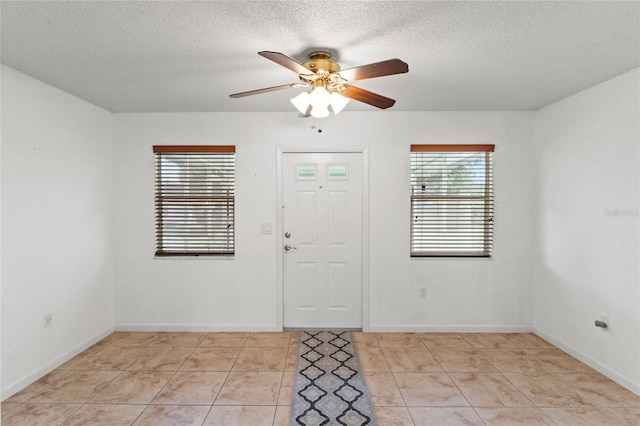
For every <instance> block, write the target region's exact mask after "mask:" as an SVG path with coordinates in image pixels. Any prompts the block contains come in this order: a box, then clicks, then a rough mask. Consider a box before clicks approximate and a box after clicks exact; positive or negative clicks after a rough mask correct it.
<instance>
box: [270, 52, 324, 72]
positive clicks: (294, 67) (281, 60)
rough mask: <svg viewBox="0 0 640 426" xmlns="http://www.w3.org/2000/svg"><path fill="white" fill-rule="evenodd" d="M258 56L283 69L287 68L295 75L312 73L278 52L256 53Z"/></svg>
mask: <svg viewBox="0 0 640 426" xmlns="http://www.w3.org/2000/svg"><path fill="white" fill-rule="evenodd" d="M258 55H260V56H263V57H265V58H267V59H271V60H272V61H273V62H275V63H276V64H278V65H282V66H283V67H285V68H289V69H290V70H291V71H293V72H295V73H296V74H313V71H310V70H308V69H306V68H305V67H303V66H302V64H300V63H298V62H296V61H294V60H293V59H291V58H290V57H288V56H286V55H283V54H282V53H280V52H258Z"/></svg>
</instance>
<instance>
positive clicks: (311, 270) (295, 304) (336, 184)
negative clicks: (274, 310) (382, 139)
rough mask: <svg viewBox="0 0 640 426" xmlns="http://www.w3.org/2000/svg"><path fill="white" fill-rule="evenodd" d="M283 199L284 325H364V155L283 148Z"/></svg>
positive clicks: (347, 326) (349, 326)
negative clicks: (291, 150)
mask: <svg viewBox="0 0 640 426" xmlns="http://www.w3.org/2000/svg"><path fill="white" fill-rule="evenodd" d="M283 201H284V209H283V225H284V231H285V237H284V238H283V245H284V246H285V247H284V248H283V249H284V256H283V259H284V326H285V327H344V328H359V327H361V326H362V155H361V154H358V153H285V154H283ZM286 235H289V237H286Z"/></svg>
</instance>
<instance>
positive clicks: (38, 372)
mask: <svg viewBox="0 0 640 426" xmlns="http://www.w3.org/2000/svg"><path fill="white" fill-rule="evenodd" d="M111 333H113V327H109V328H108V329H106V330H103V331H101V332H100V333H97V334H95V335H93V336H91V337H90V338H88V339H86V340H84V341H83V342H81V343H80V344H78V345H76V346H74V347H73V348H72V349H70V350H68V351H67V352H65V353H63V354H62V355H60V356H58V357H56V358H54V359H52V360H51V361H49V362H47V363H45V364H43V365H42V366H40V367H38V368H36V369H35V370H34V371H32V372H31V373H29V374H27V375H26V376H24V377H22V378H21V379H18V380H16V381H15V382H13V383H11V384H9V385H8V386H6V387H4V388H2V390H0V400H2V401H4V400H5V399H7V398H9V397H10V396H11V395H13V394H14V393H16V392H18V391H20V390H22V389H24V388H25V387H26V386H28V385H30V384H31V383H33V382H35V381H36V380H38V379H39V378H41V377H43V376H44V375H46V374H48V373H50V372H51V371H53V370H55V369H56V368H58V367H60V366H61V365H62V364H64V363H65V362H67V361H69V360H70V359H71V358H73V357H74V356H76V355H78V354H79V353H81V352H83V351H84V350H85V349H87V348H88V347H90V346H92V345H94V344H96V343H98V342H99V341H100V340H102V339H104V338H105V337H107V336H108V335H109V334H111Z"/></svg>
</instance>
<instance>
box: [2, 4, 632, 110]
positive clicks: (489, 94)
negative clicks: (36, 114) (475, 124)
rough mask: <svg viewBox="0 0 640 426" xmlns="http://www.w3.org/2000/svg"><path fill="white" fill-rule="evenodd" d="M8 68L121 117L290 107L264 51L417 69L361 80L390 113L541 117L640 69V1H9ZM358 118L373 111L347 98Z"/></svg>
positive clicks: (285, 76)
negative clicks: (389, 101)
mask: <svg viewBox="0 0 640 426" xmlns="http://www.w3.org/2000/svg"><path fill="white" fill-rule="evenodd" d="M0 14H1V25H2V27H1V51H0V52H1V59H2V63H4V64H6V65H8V66H10V67H13V68H15V69H17V70H20V71H22V72H24V73H26V74H29V75H32V76H34V77H36V78H38V79H40V80H42V81H44V82H47V83H49V84H51V85H53V86H56V87H59V88H60V89H62V90H65V91H67V92H70V93H72V94H74V95H76V96H78V97H80V98H83V99H85V100H87V101H89V102H92V103H94V104H96V105H99V106H101V107H103V108H105V109H107V110H109V111H113V112H165V111H167V112H168V111H171V112H182V111H294V110H293V106H292V105H291V104H290V103H289V102H288V99H289V98H291V97H292V96H294V95H295V94H297V92H298V91H300V90H302V89H297V90H296V89H291V90H287V91H280V92H273V93H267V94H261V95H257V96H252V97H247V98H241V99H230V98H229V97H228V95H229V94H230V93H235V92H240V91H245V90H252V89H258V88H262V87H266V86H274V85H279V84H285V83H292V82H296V81H297V76H296V74H294V73H293V72H291V71H289V70H287V69H285V68H283V67H281V66H279V65H277V64H275V63H273V62H271V61H269V60H267V59H265V58H262V57H260V56H258V55H257V52H258V51H261V50H270V51H277V52H282V53H284V54H286V55H288V56H290V57H292V58H294V59H296V60H298V61H300V62H303V61H304V60H305V59H306V56H305V54H306V53H308V52H309V51H310V50H313V49H314V48H319V47H322V48H327V49H330V51H332V52H334V53H335V59H337V60H338V62H339V63H340V65H341V66H342V68H349V67H353V66H357V65H363V64H367V63H371V62H378V61H381V60H385V59H390V58H400V59H402V60H403V61H405V62H407V63H408V64H409V73H408V74H401V75H396V76H388V77H381V78H376V79H371V80H365V81H362V82H358V84H356V85H357V86H359V87H362V88H364V89H367V90H371V91H374V92H378V93H380V94H382V95H385V96H388V97H391V98H394V99H396V100H397V103H396V105H395V106H394V107H393V108H392V110H400V111H433V110H439V111H441V110H535V109H537V108H540V107H542V106H545V105H548V104H549V103H552V102H554V101H557V100H559V99H562V98H564V97H566V96H568V95H571V94H573V93H576V92H578V91H580V90H582V89H585V88H587V87H590V86H592V85H594V84H597V83H599V82H601V81H604V80H606V79H609V78H611V77H613V76H616V75H618V74H621V73H623V72H625V71H628V70H630V69H633V68H635V67H638V66H640V3H639V2H636V1H633V2H564V1H558V2H554V1H549V2H537V1H534V2H428V1H421V2H408V1H390V2H387V1H348V2H339V1H329V2H324V1H319V0H315V1H287V2H285V1H258V2H245V1H197V2H191V1H162V2H154V1H149V2H148V1H145V2H142V1H104V2H101V1H74V2H66V1H44V2H37V1H2V2H1V3H0ZM347 109H349V110H374V109H375V108H373V107H370V106H368V105H365V104H362V103H359V102H355V101H352V102H351V103H350V104H349V106H348V107H347Z"/></svg>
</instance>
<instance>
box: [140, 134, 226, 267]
mask: <svg viewBox="0 0 640 426" xmlns="http://www.w3.org/2000/svg"><path fill="white" fill-rule="evenodd" d="M235 152H236V149H235V145H154V146H153V153H154V215H155V219H154V222H155V257H160V258H162V257H200V256H214V257H233V256H234V255H235V187H236V176H235V162H236V159H235ZM192 155H193V156H198V157H199V158H203V157H205V158H207V157H208V158H209V159H210V161H209V162H206V165H205V166H204V167H205V170H206V171H205V174H206V173H209V172H210V171H209V167H211V168H213V169H216V168H217V170H219V171H220V172H221V174H223V175H225V176H229V175H230V176H231V177H230V179H229V178H228V177H226V178H222V179H221V178H219V179H217V180H215V181H208V180H206V178H205V180H203V179H202V175H198V171H195V172H194V171H192V170H188V171H187V172H186V174H184V175H183V176H182V178H185V180H184V181H180V183H181V185H180V186H181V188H180V189H175V188H173V189H172V188H170V185H168V182H169V181H168V180H163V175H164V174H166V173H167V168H165V167H163V159H171V158H173V159H174V161H176V160H178V159H181V160H182V161H184V163H185V164H187V165H191V164H192V163H193V160H191V159H188V160H187V158H189V157H190V156H192ZM223 155H224V156H229V155H231V158H230V159H229V158H228V157H227V158H221V157H217V156H223ZM163 172H164V173H163ZM180 173H182V170H181V169H180ZM194 188H195V189H194ZM203 188H204V189H203ZM192 190H194V191H196V193H195V194H194V195H190V194H189V193H190V192H191V191H192ZM216 191H218V192H216ZM219 191H226V194H223V195H221V194H220V193H219ZM229 191H230V192H229ZM221 200H222V202H221ZM172 203H173V204H172ZM168 206H170V207H171V208H172V210H173V212H174V214H175V212H176V211H178V213H177V216H178V217H180V219H181V220H180V219H178V220H176V221H174V224H173V231H172V232H171V233H168V232H166V229H167V228H168V226H167V221H168V220H167V214H166V212H167V210H168ZM220 206H222V208H223V209H224V208H225V207H226V209H227V220H226V221H224V222H223V221H220V220H218V219H217V217H219V215H216V214H215V213H216V212H217V210H218V209H219V208H220ZM194 212H195V219H196V220H197V219H200V220H201V221H202V220H204V221H205V223H206V224H205V225H204V227H203V226H202V225H200V226H198V224H190V223H188V222H189V221H190V220H189V219H192V220H193V218H194V216H192V215H193V214H194ZM229 212H230V213H229ZM229 214H231V216H230V217H229ZM208 216H212V217H213V218H214V219H210V218H208ZM225 227H226V234H227V236H226V238H227V240H226V242H220V243H214V244H211V243H206V242H204V241H206V240H207V238H209V237H213V236H214V235H216V234H220V235H223V236H224V233H225V231H224V228H225ZM198 228H200V229H198ZM203 228H204V229H203ZM220 230H222V232H220ZM185 232H186V233H187V235H185ZM218 236H219V235H218ZM229 237H230V238H231V244H230V245H229V242H228V241H229V240H228V239H229ZM168 238H172V239H173V240H174V241H175V240H176V239H178V238H182V243H176V242H174V243H173V244H171V243H169V242H167V239H168ZM190 243H191V245H192V246H191V247H186V246H189V245H190ZM180 246H182V249H180ZM205 246H208V248H205ZM225 246H226V247H225ZM194 247H197V249H196V248H194Z"/></svg>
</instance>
